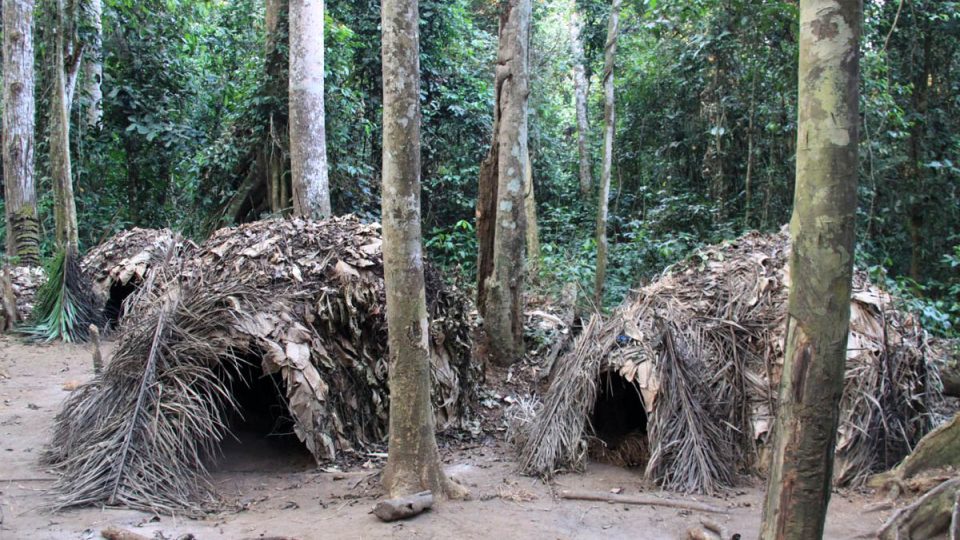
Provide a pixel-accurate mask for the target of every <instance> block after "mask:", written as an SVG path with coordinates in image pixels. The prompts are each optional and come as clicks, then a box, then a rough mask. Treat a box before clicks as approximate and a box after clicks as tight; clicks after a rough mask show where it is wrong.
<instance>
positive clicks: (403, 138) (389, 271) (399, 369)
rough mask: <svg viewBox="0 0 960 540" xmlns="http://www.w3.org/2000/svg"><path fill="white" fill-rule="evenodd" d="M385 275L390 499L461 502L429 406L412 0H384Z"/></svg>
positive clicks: (415, 30)
mask: <svg viewBox="0 0 960 540" xmlns="http://www.w3.org/2000/svg"><path fill="white" fill-rule="evenodd" d="M381 9H382V15H381V16H382V19H381V23H382V25H381V28H382V29H383V41H382V43H383V51H382V61H383V191H382V211H383V267H384V281H385V283H386V289H387V328H388V348H389V351H390V442H389V457H388V458H387V466H386V468H385V469H384V471H383V485H384V488H385V489H386V491H387V492H388V493H389V494H390V496H391V497H400V496H404V495H410V494H413V493H418V492H421V491H423V490H430V491H432V492H433V493H434V494H435V495H436V496H438V497H443V496H463V495H465V493H466V492H465V491H464V490H463V488H461V487H460V486H458V485H457V484H454V483H453V482H451V481H450V480H449V479H447V477H446V476H445V475H444V473H443V469H442V468H441V465H440V455H439V451H438V449H437V441H436V437H435V435H434V418H433V407H432V405H431V403H430V349H429V339H430V337H429V336H430V331H429V327H428V323H427V305H426V295H425V291H424V277H423V247H422V245H421V236H420V60H419V31H418V23H419V12H418V6H417V0H383V3H382V8H381Z"/></svg>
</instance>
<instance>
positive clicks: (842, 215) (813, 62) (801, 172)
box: [761, 0, 862, 540]
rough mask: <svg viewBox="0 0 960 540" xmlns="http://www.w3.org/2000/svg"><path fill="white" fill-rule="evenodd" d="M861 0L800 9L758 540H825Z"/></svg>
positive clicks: (851, 197) (804, 2)
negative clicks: (780, 331)
mask: <svg viewBox="0 0 960 540" xmlns="http://www.w3.org/2000/svg"><path fill="white" fill-rule="evenodd" d="M861 13H862V4H861V2H860V0H801V2H800V68H799V72H798V74H799V111H798V125H799V130H798V143H797V179H796V192H795V196H794V211H793V218H792V220H791V224H790V228H791V236H792V238H793V246H792V250H791V254H790V276H791V278H792V280H793V283H792V284H791V286H790V298H789V303H788V308H787V312H788V316H787V338H786V354H785V357H784V365H783V375H782V378H781V387H780V410H779V413H778V415H777V419H776V424H775V427H774V437H773V442H772V445H771V449H772V452H771V454H772V459H773V461H772V466H771V472H770V476H769V479H768V484H767V498H766V502H765V505H764V512H763V527H762V531H761V538H764V539H770V540H773V539H801V538H821V537H822V536H823V524H824V518H825V516H826V510H827V504H828V502H829V500H830V482H831V478H832V473H833V453H834V446H835V442H836V434H837V424H838V416H839V404H840V397H841V394H842V391H843V370H844V362H845V359H846V345H847V329H848V326H849V321H850V280H851V275H852V271H853V247H854V225H855V218H856V205H857V142H858V138H859V134H858V123H859V111H858V79H859V50H858V45H859V38H860V21H861Z"/></svg>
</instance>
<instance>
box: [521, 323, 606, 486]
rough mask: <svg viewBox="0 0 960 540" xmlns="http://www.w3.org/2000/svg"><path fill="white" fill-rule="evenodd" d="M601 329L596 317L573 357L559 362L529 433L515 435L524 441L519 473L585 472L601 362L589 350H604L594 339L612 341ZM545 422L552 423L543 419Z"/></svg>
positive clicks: (571, 355)
mask: <svg viewBox="0 0 960 540" xmlns="http://www.w3.org/2000/svg"><path fill="white" fill-rule="evenodd" d="M602 327H603V325H602V324H601V320H600V317H598V316H594V317H592V318H591V319H590V322H589V323H588V324H587V327H586V328H585V329H584V331H583V334H581V335H580V336H579V337H578V338H577V340H576V342H575V343H574V345H573V350H572V351H571V353H570V354H567V355H566V356H564V357H563V358H561V359H558V360H557V365H556V366H555V368H554V369H555V370H556V375H555V376H554V378H553V380H552V381H551V383H550V389H549V390H548V391H547V394H546V397H545V399H544V401H543V404H542V405H541V406H540V407H539V410H538V411H537V416H536V418H535V420H534V421H533V422H532V423H530V426H529V429H530V432H529V434H527V435H526V436H524V437H519V438H516V437H517V436H515V440H517V442H518V443H520V444H519V447H518V449H519V452H520V458H519V465H520V469H521V470H523V471H527V472H530V473H535V474H539V475H541V476H547V477H549V476H551V475H553V474H554V473H555V472H556V471H557V470H558V469H561V468H572V469H574V470H582V468H583V465H584V458H585V457H586V453H587V443H586V441H584V432H585V431H586V430H587V428H588V426H589V419H590V412H591V411H592V410H593V406H594V403H595V402H596V399H597V380H598V374H599V366H600V362H601V359H602V357H601V356H599V355H592V354H588V351H590V350H592V349H593V348H594V347H596V346H603V345H599V344H597V343H594V342H592V341H591V339H599V340H604V341H609V337H610V336H608V335H598V333H599V332H600V329H601V328H602ZM547 418H549V419H550V421H544V419H547Z"/></svg>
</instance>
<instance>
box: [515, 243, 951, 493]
mask: <svg viewBox="0 0 960 540" xmlns="http://www.w3.org/2000/svg"><path fill="white" fill-rule="evenodd" d="M788 252H789V238H788V236H787V234H786V233H785V232H781V233H780V234H776V235H761V234H759V233H751V234H747V235H745V236H743V237H741V238H739V239H737V240H735V241H732V242H729V243H726V244H723V245H720V246H715V247H712V248H708V249H706V250H703V251H701V252H700V253H698V254H696V255H694V256H692V257H691V258H689V259H688V260H686V261H684V262H683V263H681V264H678V265H676V266H675V267H673V268H670V269H668V270H667V271H666V272H665V273H664V274H663V275H662V276H661V277H660V278H659V279H658V280H656V281H654V282H653V283H651V284H649V285H647V286H646V287H644V288H642V289H641V290H639V291H637V293H636V295H635V296H634V297H633V298H631V299H628V300H627V301H626V302H625V303H624V304H623V305H622V306H621V307H620V308H619V309H618V310H616V311H615V312H614V313H613V315H612V316H611V317H609V318H608V319H607V321H606V322H605V323H604V324H602V325H597V326H592V327H591V328H590V329H588V330H586V331H584V333H583V334H582V335H581V336H580V337H579V338H578V340H577V346H576V347H575V348H574V349H573V350H572V351H571V352H569V353H567V355H566V357H565V358H563V359H561V360H560V362H561V363H562V364H563V365H565V366H568V367H567V368H566V370H565V371H564V372H563V373H558V374H557V376H556V378H555V380H554V381H553V382H552V384H551V389H550V391H548V393H547V395H546V396H545V402H548V403H549V402H558V401H559V402H563V401H565V400H569V399H571V398H570V397H563V396H555V395H553V394H555V393H566V392H570V391H577V390H579V388H581V387H583V386H586V385H588V383H587V382H585V381H583V380H582V379H585V378H591V377H592V378H594V379H598V378H599V377H600V376H601V374H603V373H617V374H619V376H621V377H623V378H624V379H625V380H626V381H627V382H630V383H633V384H635V385H636V386H637V388H638V389H639V390H640V392H641V394H642V395H643V401H644V407H645V409H646V413H647V417H648V418H647V419H648V427H647V436H648V439H649V443H650V451H651V458H650V461H649V462H648V463H647V468H646V474H647V476H648V478H650V479H652V480H655V481H657V482H658V483H660V484H661V485H662V486H663V487H665V488H667V489H674V490H680V491H699V492H707V493H709V492H713V491H716V490H717V489H720V488H722V487H723V486H729V485H732V483H733V482H734V481H735V479H736V477H737V475H738V474H739V473H753V472H756V471H758V469H759V468H760V461H761V460H760V459H759V456H760V453H761V449H762V445H763V443H764V442H765V441H766V440H767V438H768V437H769V433H768V432H769V429H770V427H771V426H772V419H773V415H774V414H775V413H776V400H777V390H778V385H779V379H780V371H781V365H782V356H783V341H784V319H785V309H786V300H787V287H788V285H789V276H788V275H787V272H786V270H787V269H786V262H787V256H788ZM851 309H852V317H851V329H850V340H849V347H848V355H847V367H848V370H847V376H846V387H845V391H844V396H843V403H842V410H841V427H840V436H839V440H838V443H837V453H836V457H837V465H836V467H835V468H836V480H837V481H838V483H849V482H860V481H862V480H863V479H864V478H865V477H866V476H867V475H868V474H870V473H871V472H875V471H876V470H879V469H882V468H884V467H888V466H889V465H891V464H892V463H895V462H896V461H897V460H899V459H900V458H902V457H903V456H904V455H905V454H906V452H907V449H908V448H910V447H912V446H913V445H914V444H915V443H916V442H917V441H918V440H919V439H920V437H921V436H922V435H923V434H924V433H925V432H926V431H927V430H929V429H930V427H931V425H932V418H931V414H930V413H929V411H930V410H931V405H932V404H933V403H934V402H936V401H937V400H938V399H939V395H938V392H939V390H938V381H937V380H936V374H935V373H934V372H933V371H934V370H933V369H931V368H928V366H929V365H930V364H929V363H928V355H929V348H928V346H927V343H926V337H925V334H924V332H923V331H922V329H921V328H920V327H919V325H918V323H917V321H916V319H915V318H914V317H912V316H910V315H908V314H905V313H902V312H899V311H897V310H896V309H895V308H894V302H893V299H892V298H890V297H889V295H887V294H886V293H884V292H882V291H881V290H879V289H878V288H877V287H875V286H873V285H872V284H870V283H869V281H868V280H867V278H866V276H865V275H864V274H863V273H862V272H858V273H857V274H856V277H855V281H854V295H853V299H852V302H851ZM571 364H572V365H574V366H577V367H576V368H574V367H569V366H570V365H571ZM593 406H594V403H593V402H591V403H586V404H578V407H579V410H580V411H581V412H580V414H581V415H582V416H589V414H590V413H591V412H592V411H593ZM574 416H575V414H573V413H572V411H566V410H564V411H562V413H560V414H558V412H557V411H553V410H549V409H545V410H543V411H542V412H541V413H540V414H539V416H538V417H537V418H536V419H535V421H534V422H532V429H531V433H539V432H544V433H563V438H562V442H561V441H560V439H559V438H556V437H553V438H551V437H546V438H542V439H541V440H539V441H536V443H534V442H533V440H532V439H531V440H530V441H528V443H527V444H526V445H524V446H523V447H522V448H521V453H520V455H521V465H522V468H523V470H524V471H526V472H528V473H533V474H548V473H549V472H550V471H553V470H556V469H562V468H570V469H579V468H581V467H582V463H581V461H580V460H582V456H581V455H576V454H574V453H571V452H569V451H567V450H566V449H568V448H571V447H576V446H577V444H578V442H580V441H582V440H583V439H584V437H585V436H587V435H589V431H587V430H586V429H585V426H584V421H583V419H582V418H574ZM533 444H537V445H539V446H540V447H539V448H534V447H531V445H533ZM531 453H534V454H536V455H537V456H541V457H540V459H537V460H528V459H526V456H528V455H530V454H531Z"/></svg>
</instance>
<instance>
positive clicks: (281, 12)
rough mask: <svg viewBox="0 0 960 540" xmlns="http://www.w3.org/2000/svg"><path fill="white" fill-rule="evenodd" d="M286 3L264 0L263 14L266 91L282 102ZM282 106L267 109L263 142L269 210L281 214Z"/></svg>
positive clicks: (283, 206)
mask: <svg viewBox="0 0 960 540" xmlns="http://www.w3.org/2000/svg"><path fill="white" fill-rule="evenodd" d="M289 20H290V18H289V3H288V2H287V0H267V4H266V13H265V21H264V22H265V27H266V36H265V39H264V42H265V55H264V58H265V59H266V77H267V83H266V93H267V95H269V96H270V97H272V98H274V99H276V100H277V101H278V102H282V101H283V98H284V97H288V96H289V86H290V83H289V82H287V80H285V79H284V71H285V70H284V64H285V63H286V62H287V61H288V57H287V56H285V55H283V54H282V52H283V51H282V47H281V46H282V45H283V40H284V39H285V38H287V37H289V25H288V23H289ZM284 113H286V111H285V110H284V109H283V108H282V107H274V108H272V110H271V111H270V131H269V135H268V136H267V138H266V139H265V140H264V141H263V153H264V156H263V162H264V163H266V169H265V171H264V172H265V173H266V175H265V178H264V179H263V181H264V182H266V187H267V190H266V193H267V197H268V202H269V208H270V213H272V214H280V213H282V212H283V211H284V210H286V209H287V208H288V207H289V206H288V204H289V201H288V200H287V199H286V198H285V197H284V192H285V191H286V186H285V183H286V182H287V181H288V177H287V175H285V174H284V171H285V170H286V165H287V157H288V156H287V149H288V145H289V141H288V140H287V137H288V136H289V128H288V126H287V122H288V119H287V114H284Z"/></svg>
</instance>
